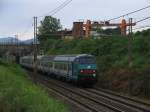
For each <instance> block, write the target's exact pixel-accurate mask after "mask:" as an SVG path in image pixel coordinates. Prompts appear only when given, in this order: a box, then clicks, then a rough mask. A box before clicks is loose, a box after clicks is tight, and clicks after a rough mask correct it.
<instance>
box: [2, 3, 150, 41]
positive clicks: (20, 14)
mask: <svg viewBox="0 0 150 112" xmlns="http://www.w3.org/2000/svg"><path fill="white" fill-rule="evenodd" d="M63 1H65V0H0V35H1V36H13V35H15V34H19V38H20V39H28V38H32V34H33V33H32V32H33V30H32V23H33V16H41V15H45V14H47V13H48V12H50V11H51V10H53V9H54V8H56V7H58V6H59V5H60V4H61V3H62V2H63ZM148 5H150V0H73V1H72V2H71V3H70V4H69V5H68V6H67V7H65V8H64V9H63V10H61V11H60V12H58V13H57V14H56V15H54V16H55V17H57V18H59V19H60V20H61V23H62V25H63V27H67V28H72V22H73V21H78V20H87V19H91V20H99V21H100V20H107V19H110V18H113V17H116V16H120V15H122V14H125V13H128V12H131V11H134V10H136V9H140V8H143V7H145V6H148ZM148 16H150V8H149V9H146V10H144V11H142V12H139V13H136V14H134V15H130V16H128V17H126V18H129V17H133V18H137V19H141V18H142V17H148ZM40 19H42V18H40ZM137 19H136V20H137ZM118 21H119V20H118ZM145 24H148V25H150V20H147V21H146V22H144V23H143V24H139V26H140V25H145Z"/></svg>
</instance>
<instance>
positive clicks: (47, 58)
mask: <svg viewBox="0 0 150 112" xmlns="http://www.w3.org/2000/svg"><path fill="white" fill-rule="evenodd" d="M80 57H94V56H93V55H90V54H73V55H49V56H48V55H47V56H44V55H41V56H37V59H38V60H41V61H51V60H52V61H74V60H75V59H76V58H80ZM22 59H34V56H24V57H22Z"/></svg>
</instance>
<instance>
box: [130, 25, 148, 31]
mask: <svg viewBox="0 0 150 112" xmlns="http://www.w3.org/2000/svg"><path fill="white" fill-rule="evenodd" d="M143 28H150V25H146V26H141V27H138V28H134V29H133V30H139V29H143Z"/></svg>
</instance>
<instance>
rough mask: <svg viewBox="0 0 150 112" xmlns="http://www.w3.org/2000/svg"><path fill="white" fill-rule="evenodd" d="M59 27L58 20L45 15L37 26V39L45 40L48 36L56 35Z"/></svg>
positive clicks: (53, 36)
mask: <svg viewBox="0 0 150 112" xmlns="http://www.w3.org/2000/svg"><path fill="white" fill-rule="evenodd" d="M60 29H61V24H60V20H59V19H57V18H54V17H52V16H46V17H45V18H44V20H43V21H41V25H40V27H39V32H38V39H39V41H40V42H45V41H47V39H49V38H55V37H58V36H57V35H55V34H56V32H57V31H59V30H60Z"/></svg>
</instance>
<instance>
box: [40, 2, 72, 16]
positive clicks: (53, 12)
mask: <svg viewBox="0 0 150 112" xmlns="http://www.w3.org/2000/svg"><path fill="white" fill-rule="evenodd" d="M72 1H73V0H66V1H64V2H63V3H62V4H60V6H58V7H57V8H55V9H53V10H52V11H50V12H49V13H47V14H46V15H51V16H52V15H54V14H56V13H57V12H59V11H60V10H62V9H63V8H65V7H66V6H67V5H68V4H69V3H71V2H72ZM46 15H42V16H38V17H44V16H46Z"/></svg>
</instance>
